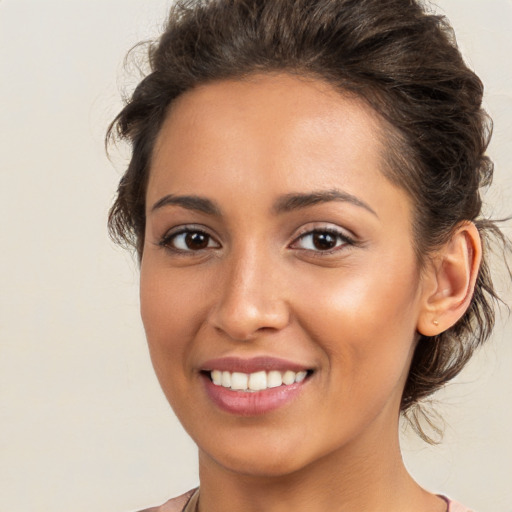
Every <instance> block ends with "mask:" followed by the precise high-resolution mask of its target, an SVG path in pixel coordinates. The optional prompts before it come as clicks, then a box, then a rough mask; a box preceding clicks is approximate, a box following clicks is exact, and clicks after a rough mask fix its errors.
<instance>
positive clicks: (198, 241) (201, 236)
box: [159, 228, 220, 252]
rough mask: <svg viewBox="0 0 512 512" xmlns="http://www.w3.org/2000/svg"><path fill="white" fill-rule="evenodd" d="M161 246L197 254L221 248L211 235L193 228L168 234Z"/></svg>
mask: <svg viewBox="0 0 512 512" xmlns="http://www.w3.org/2000/svg"><path fill="white" fill-rule="evenodd" d="M159 245H160V246H163V247H166V248H168V249H171V250H174V251H177V252H197V251H203V250H205V249H216V248H219V247H220V245H219V243H218V242H217V241H216V240H214V239H213V237H212V236H211V235H209V234H208V233H206V232H205V231H202V230H199V229H193V228H186V229H180V230H179V231H177V232H171V233H168V234H166V235H165V236H164V237H163V238H162V240H161V241H160V242H159Z"/></svg>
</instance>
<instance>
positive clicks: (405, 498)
mask: <svg viewBox="0 0 512 512" xmlns="http://www.w3.org/2000/svg"><path fill="white" fill-rule="evenodd" d="M387 439H389V437H388V438H387ZM361 443H362V444H363V446H364V449H362V446H361ZM199 463H200V464H199V467H200V479H201V491H200V500H199V511H200V512H221V511H225V510H244V511H246V512H256V511H258V512H259V511H261V510H265V511H266V512H284V511H289V510H294V511H295V512H306V511H307V512H317V511H318V512H320V511H325V510H330V511H332V512H353V511H354V510H357V511H358V512H377V511H379V512H383V511H389V510H393V511H394V512H402V511H403V512H410V510H411V509H414V510H415V511H417V512H423V511H425V512H444V511H445V510H446V503H444V502H443V501H442V500H441V499H439V498H438V497H436V496H434V495H432V494H429V493H427V492H426V491H424V490H423V489H422V488H421V487H420V486H419V485H418V484H416V482H414V480H413V479H412V478H411V476H410V475H409V474H408V472H407V470H406V468H405V466H404V464H403V460H402V457H401V453H400V448H399V441H398V435H396V436H395V437H393V439H392V440H390V442H383V440H382V439H379V438H376V439H375V440H374V442H368V440H367V439H366V440H359V442H358V441H355V442H354V443H353V444H352V445H351V446H348V447H343V448H342V449H340V450H338V451H337V452H333V453H330V454H329V455H327V456H325V457H323V458H320V459H318V460H315V461H314V462H312V463H310V464H308V465H306V466H305V467H303V468H301V469H300V470H298V471H294V472H292V473H289V474H284V475H279V476H275V475H272V476H269V475H261V474H259V475H249V474H241V473H240V472H235V471H232V470H230V469H228V468H225V467H223V466H221V465H219V464H218V463H217V462H216V461H214V460H213V459H211V458H210V457H209V456H208V455H207V454H205V453H203V452H200V458H199Z"/></svg>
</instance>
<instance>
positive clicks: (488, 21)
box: [0, 0, 512, 512]
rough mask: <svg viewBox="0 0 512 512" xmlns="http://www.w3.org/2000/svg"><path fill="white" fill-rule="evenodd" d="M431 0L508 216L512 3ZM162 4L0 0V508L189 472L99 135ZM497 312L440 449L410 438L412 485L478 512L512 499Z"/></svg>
mask: <svg viewBox="0 0 512 512" xmlns="http://www.w3.org/2000/svg"><path fill="white" fill-rule="evenodd" d="M438 4H439V5H440V10H441V11H442V12H445V13H446V14H447V15H448V17H449V18H450V20H451V21H452V23H453V24H454V26H455V29H456V33H457V36H458V39H459V42H460V44H461V46H462V48H463V51H464V54H465V55H466V57H467V59H468V61H469V63H470V65H471V66H472V67H473V68H474V69H476V71H477V72H478V73H479V74H480V76H481V77H482V79H483V81H484V82H485V83H486V85H487V95H486V105H487V108H488V110H489V111H490V112H491V114H492V115H493V117H494V119H495V136H494V141H493V144H492V146H491V148H490V154H491V155H492V157H493V158H494V160H495V162H496V180H495V188H494V189H493V191H492V192H491V193H489V194H488V196H487V198H488V202H489V204H490V208H489V211H492V212H493V213H494V214H495V215H497V216H500V215H505V214H512V201H511V198H512V163H511V162H512V135H511V133H512V66H511V64H510V62H511V60H510V59H511V56H512V2H511V1H510V0H439V1H438ZM168 5H169V0H87V1H86V0H0V173H1V186H0V240H1V252H0V263H1V264H0V511H5V512H22V511H27V510H31V511H43V512H46V511H48V512H50V511H51V512H64V511H73V512H90V511H95V512H115V511H119V512H123V511H130V510H134V509H137V508H140V507H143V506H149V505H150V504H158V503H160V502H163V501H165V500H166V499H167V498H168V497H170V496H172V495H175V494H178V493H180V492H182V491H184V490H186V489H188V488H190V487H192V486H194V485H196V483H197V474H196V472H197V469H196V456H195V449H194V445H193V443H192V442H191V441H190V440H189V439H188V437H187V436H186V434H184V433H183V431H182V430H181V427H180V426H179V424H178V422H177V421H176V420H175V418H174V417H173V414H172V412H171V411H170V409H169V407H168V405H167V403H166V402H165V400H164V398H163V395H162V393H161V391H160V389H159V387H158V384H157V382H156V379H155V377H154V376H153V372H152V368H151V365H150V361H149V358H148V355H147V351H146V347H145V341H144V334H143V331H142V327H141V322H140V320H139V313H138V297H137V293H138V292H137V266H136V263H135V262H134V260H133V259H132V258H131V257H130V256H129V255H128V254H125V253H124V252H123V251H121V250H120V249H118V248H116V247H114V246H113V245H112V244H111V243H110V242H109V240H108V238H107V235H106V228H105V222H106V215H107V211H108V206H109V204H110V202H111V200H112V197H113V194H114V190H115V187H116V183H117V180H118V178H119V175H120V172H121V170H122V168H123V163H124V161H123V158H122V155H120V154H117V155H114V162H113V164H114V165H112V164H111V163H110V162H108V160H107V159H106V157H105V154H104V150H103V142H102V139H103V135H104V132H105V129H106V126H107V124H108V122H109V121H110V120H111V119H112V118H113V116H114V115H115V114H116V113H117V111H118V109H119V108H120V100H119V92H118V88H119V85H120V84H122V85H126V84H128V86H129V85H130V83H133V79H132V80H131V81H130V79H127V78H126V75H125V74H124V73H123V71H122V61H123V56H124V54H125V53H126V50H127V49H128V48H129V47H130V46H132V45H133V44H134V43H136V42H137V41H139V40H141V39H144V38H147V37H150V36H152V35H155V34H157V33H158V32H159V30H160V27H161V24H162V23H163V19H164V17H165V14H166V12H167V9H168ZM427 50H428V49H427ZM509 233H510V230H509ZM498 281H499V284H500V286H504V285H505V282H504V280H503V279H502V278H499V277H498ZM508 298H509V301H510V298H511V294H510V293H508ZM506 317H507V315H506V314H504V315H503V322H502V323H501V326H500V327H499V328H498V330H497V331H496V335H495V336H494V338H493V340H492V342H491V343H490V344H489V345H488V347H487V348H486V349H485V350H484V351H482V352H481V353H480V354H479V356H478V357H477V358H476V359H475V360H474V362H473V363H472V364H471V366H470V368H468V370H467V371H466V372H464V374H463V375H461V376H460V378H458V379H457V383H456V384H454V385H451V386H449V388H448V389H447V390H446V392H443V393H442V395H440V396H439V399H440V400H441V401H442V403H443V406H442V407H441V409H440V410H441V411H442V412H443V415H444V417H445V419H446V422H447V427H446V436H445V441H444V443H443V444H442V445H440V446H438V447H434V448H432V447H428V446H426V445H424V443H422V442H421V441H419V440H418V439H416V438H415V437H414V436H413V435H410V434H407V433H406V434H405V435H404V456H405V458H406V460H407V463H408V465H409V467H410V468H411V471H412V472H413V474H414V475H415V476H416V477H417V478H418V480H419V481H420V482H422V483H423V484H424V485H425V486H426V487H428V488H430V489H431V490H433V491H437V492H442V493H445V494H448V495H450V496H452V497H455V498H457V499H459V500H460V501H462V502H465V503H466V504H467V505H469V506H472V507H474V508H475V509H476V510H478V511H480V512H511V511H512V476H511V475H512V462H511V461H512V442H511V440H510V435H511V433H512V432H511V430H512V411H511V396H512V377H511V368H512V343H511V341H510V337H511V333H512V322H511V321H509V322H508V323H507V324H506V325H505V322H506V320H507V318H506Z"/></svg>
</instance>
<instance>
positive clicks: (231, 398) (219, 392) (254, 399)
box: [203, 375, 309, 416]
mask: <svg viewBox="0 0 512 512" xmlns="http://www.w3.org/2000/svg"><path fill="white" fill-rule="evenodd" d="M203 379H204V381H205V387H206V392H207V394H208V396H209V398H210V399H211V400H212V402H213V403H214V404H215V405H217V406H218V407H219V408H220V409H222V410H223V411H226V412H229V413H231V414H238V415H240V416H256V415H259V414H265V413H267V412H270V411H274V410H276V409H279V408H280V407H284V406H285V405H286V404H288V403H290V402H291V401H292V400H293V399H295V398H296V397H297V395H298V394H299V393H300V392H301V391H302V389H303V387H304V385H305V383H306V382H308V381H309V379H305V380H303V381H302V382H296V383H295V384H290V385H289V386H278V387H276V388H269V389H264V390H262V391H253V392H248V391H234V390H232V389H229V388H225V387H223V386H217V385H216V384H214V383H213V382H212V381H211V380H210V379H209V377H208V376H206V375H203Z"/></svg>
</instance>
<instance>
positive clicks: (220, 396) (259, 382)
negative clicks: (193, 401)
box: [200, 357, 316, 416]
mask: <svg viewBox="0 0 512 512" xmlns="http://www.w3.org/2000/svg"><path fill="white" fill-rule="evenodd" d="M315 371H316V370H314V369H312V368H307V367H304V366H303V365H300V364H297V363H294V362H291V361H286V360H282V359H276V358H270V357H257V358H253V359H240V358H234V357H226V358H221V359H215V360H211V361H209V362H206V363H205V364H204V365H203V366H202V368H201V370H200V374H201V377H202V378H203V382H204V384H205V390H206V393H207V395H208V396H209V398H210V399H211V400H212V402H213V403H214V404H215V405H216V406H218V407H220V409H222V410H223V411H225V412H228V413H231V414H236V415H241V416H254V415H260V414H265V413H268V412H270V411H273V410H275V409H279V408H281V407H284V406H285V405H287V404H289V403H291V402H292V401H294V400H295V399H296V398H297V397H298V396H300V395H301V394H302V393H303V392H304V391H303V390H305V388H307V387H309V386H307V383H308V381H309V380H310V378H311V376H312V375H313V374H314V373H315Z"/></svg>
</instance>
